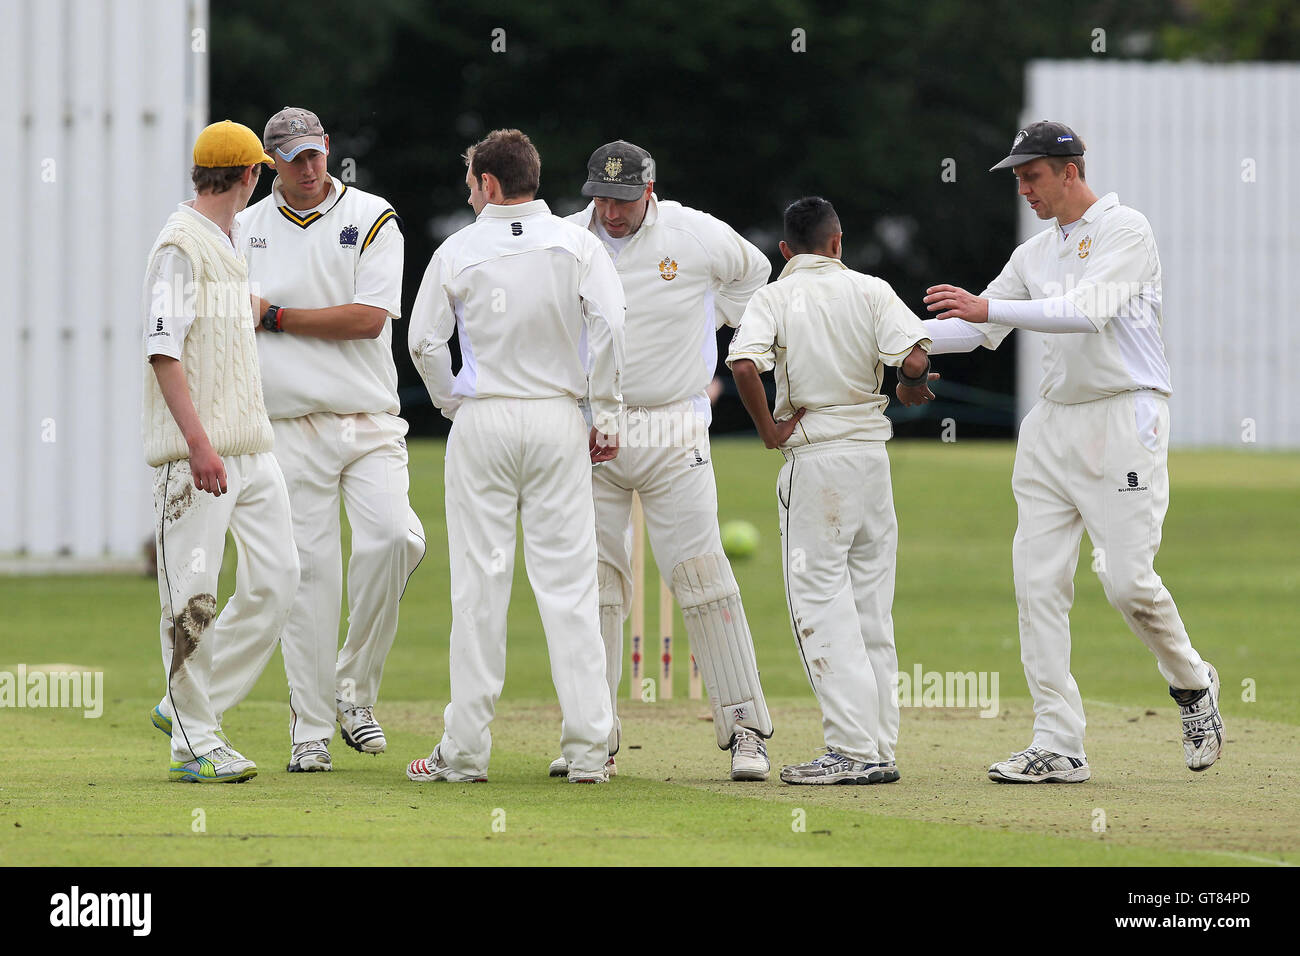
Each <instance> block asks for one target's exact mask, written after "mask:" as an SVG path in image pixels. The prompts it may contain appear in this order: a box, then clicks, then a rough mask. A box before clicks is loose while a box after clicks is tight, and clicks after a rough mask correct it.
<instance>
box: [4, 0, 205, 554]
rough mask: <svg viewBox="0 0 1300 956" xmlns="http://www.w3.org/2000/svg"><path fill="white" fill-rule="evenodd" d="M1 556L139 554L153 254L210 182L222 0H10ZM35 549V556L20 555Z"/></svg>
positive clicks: (146, 525)
mask: <svg viewBox="0 0 1300 956" xmlns="http://www.w3.org/2000/svg"><path fill="white" fill-rule="evenodd" d="M0 17H2V18H3V23H4V29H3V30H0V89H3V90H4V91H5V95H4V96H0V163H2V164H3V181H4V182H5V183H7V184H10V186H11V188H13V189H14V192H13V195H14V197H15V200H16V202H17V204H18V208H17V210H16V212H17V215H16V217H15V222H13V223H12V224H11V225H10V226H9V227H7V228H5V229H3V230H0V328H2V331H0V403H2V407H3V408H4V409H5V410H6V414H4V415H0V489H3V493H0V556H3V557H4V558H5V564H4V566H6V567H15V566H21V565H22V564H24V563H30V564H34V565H41V564H43V563H48V562H49V559H51V558H59V559H62V560H63V562H64V563H74V561H72V560H69V559H81V560H82V561H89V562H92V563H93V562H98V561H113V560H115V559H116V560H122V559H127V558H134V559H138V558H139V557H140V554H141V547H142V544H143V543H144V541H145V540H146V539H147V538H148V537H149V535H150V529H151V528H152V525H153V520H152V502H151V500H150V494H151V490H150V487H151V485H150V474H149V471H148V469H146V467H145V465H144V460H143V458H142V452H141V444H140V395H141V381H142V378H141V376H142V371H141V369H142V361H143V358H142V351H141V344H140V343H141V326H142V322H143V320H142V318H141V316H140V311H139V310H140V291H141V284H142V281H143V275H144V266H145V255H146V253H147V252H148V251H149V247H150V245H151V243H152V242H153V239H154V237H155V236H156V235H157V233H158V230H159V229H161V228H162V224H163V222H164V221H165V220H166V218H167V216H168V215H169V214H170V212H171V210H172V209H173V208H174V206H175V204H176V203H177V202H178V201H180V200H182V199H185V198H188V197H189V196H191V195H192V192H193V191H192V189H191V187H190V184H189V167H190V150H191V147H192V144H193V140H194V136H195V135H196V133H197V130H198V129H199V128H201V124H202V123H203V122H205V120H206V114H207V69H208V67H207V56H208V54H207V39H208V38H207V6H206V3H204V2H186V0H0ZM15 556H17V557H18V559H19V560H18V561H16V562H15V561H14V560H13V558H14V557H15Z"/></svg>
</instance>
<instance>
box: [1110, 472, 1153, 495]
mask: <svg viewBox="0 0 1300 956" xmlns="http://www.w3.org/2000/svg"><path fill="white" fill-rule="evenodd" d="M1124 480H1125V481H1126V482H1128V487H1127V488H1119V489H1117V490H1119V491H1146V490H1147V486H1146V485H1144V484H1142V480H1141V479H1140V478H1139V477H1138V473H1137V472H1136V471H1130V472H1129V473H1128V474H1127V475H1125V476H1124Z"/></svg>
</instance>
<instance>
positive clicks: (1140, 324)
mask: <svg viewBox="0 0 1300 956" xmlns="http://www.w3.org/2000/svg"><path fill="white" fill-rule="evenodd" d="M981 294H982V295H983V296H984V297H986V298H988V299H1049V300H1051V299H1062V300H1063V301H1064V302H1068V303H1069V304H1070V305H1071V306H1073V307H1074V309H1076V310H1077V311H1079V312H1082V313H1083V314H1084V315H1086V316H1087V317H1088V319H1089V320H1090V321H1091V322H1092V324H1093V326H1094V327H1095V329H1096V331H1095V332H1066V333H1057V334H1045V336H1044V338H1043V342H1044V344H1045V345H1046V347H1047V350H1046V352H1045V354H1044V356H1043V381H1042V385H1041V386H1040V387H1039V394H1040V395H1042V396H1043V397H1044V398H1046V399H1049V400H1051V401H1053V402H1061V403H1063V404H1066V405H1073V404H1077V403H1079V402H1091V401H1096V400H1097V399H1099V398H1106V397H1108V396H1110V395H1116V394H1119V393H1120V392H1126V391H1133V390H1136V389H1146V388H1149V389H1154V390H1155V391H1157V392H1161V393H1163V394H1164V395H1169V394H1171V392H1172V391H1173V389H1172V386H1171V385H1170V381H1169V362H1168V360H1167V359H1166V358H1165V346H1164V340H1163V339H1162V338H1161V335H1160V329H1161V325H1162V323H1163V315H1162V311H1161V285H1160V255H1159V253H1158V252H1157V251H1156V240H1155V236H1154V235H1153V234H1152V231H1151V224H1150V223H1149V222H1147V219H1146V217H1145V216H1143V215H1142V214H1141V213H1140V212H1138V211H1137V210H1136V209H1131V208H1129V207H1128V206H1124V205H1121V204H1120V201H1119V197H1118V196H1117V195H1116V194H1115V193H1107V194H1106V195H1104V196H1102V197H1101V198H1100V199H1098V200H1097V201H1096V202H1095V203H1093V204H1092V205H1091V206H1089V207H1088V211H1087V212H1085V213H1084V214H1083V218H1082V219H1080V220H1079V222H1078V223H1076V224H1075V225H1074V227H1073V228H1072V229H1071V230H1070V233H1069V236H1068V237H1067V238H1065V239H1064V240H1062V238H1061V232H1060V229H1059V228H1058V225H1057V223H1055V222H1053V223H1052V224H1051V225H1050V226H1049V227H1048V228H1047V229H1044V230H1043V231H1042V232H1040V233H1038V234H1037V235H1036V236H1033V237H1032V238H1030V239H1028V240H1026V241H1025V242H1024V243H1022V244H1021V245H1020V246H1019V247H1018V248H1017V249H1016V251H1015V252H1013V253H1012V254H1011V259H1010V261H1009V262H1007V264H1006V266H1005V267H1004V268H1003V270H1002V272H1001V274H1000V275H999V276H998V277H997V278H996V279H994V280H993V282H992V283H990V285H989V287H988V288H987V289H985V290H984V291H983V293H981ZM1047 306H1049V307H1050V303H1047ZM992 315H993V308H992V307H991V308H990V317H991V318H990V321H989V323H988V324H985V325H979V326H977V327H978V328H979V329H980V330H981V332H982V333H983V335H984V338H985V345H986V347H987V348H997V346H998V345H999V344H1001V342H1002V340H1003V339H1005V338H1006V337H1007V335H1008V334H1009V333H1010V332H1011V327H1010V326H1007V325H998V324H997V323H996V321H995V320H993V318H992Z"/></svg>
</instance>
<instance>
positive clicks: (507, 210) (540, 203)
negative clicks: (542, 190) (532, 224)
mask: <svg viewBox="0 0 1300 956" xmlns="http://www.w3.org/2000/svg"><path fill="white" fill-rule="evenodd" d="M550 211H551V207H550V206H548V205H546V200H544V199H533V200H530V201H529V202H519V203H512V204H511V205H509V206H498V205H497V204H496V203H488V204H487V205H486V206H484V207H483V211H482V212H481V213H479V214H478V218H479V219H518V218H519V217H520V216H536V215H539V214H541V213H549V212H550Z"/></svg>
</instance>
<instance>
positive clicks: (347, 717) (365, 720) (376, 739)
mask: <svg viewBox="0 0 1300 956" xmlns="http://www.w3.org/2000/svg"><path fill="white" fill-rule="evenodd" d="M337 707H338V713H339V731H340V732H341V733H342V734H343V742H344V743H345V744H347V745H348V746H349V747H351V748H352V749H353V750H355V751H357V752H358V753H363V754H381V753H383V752H384V751H385V750H387V749H388V741H387V740H386V739H385V738H384V728H382V727H380V726H379V722H378V721H377V720H375V705H374V704H367V705H366V706H365V707H345V706H344V703H343V701H341V700H340V701H338V704H337Z"/></svg>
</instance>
